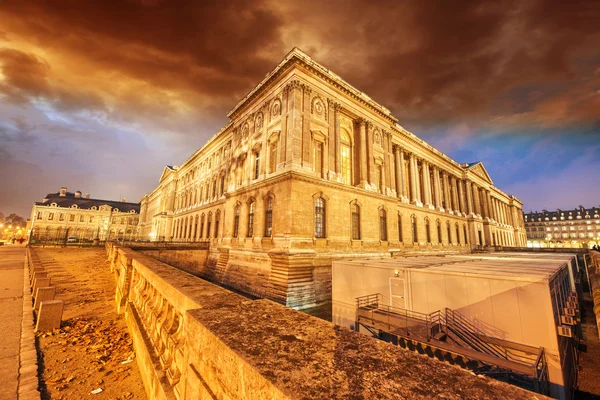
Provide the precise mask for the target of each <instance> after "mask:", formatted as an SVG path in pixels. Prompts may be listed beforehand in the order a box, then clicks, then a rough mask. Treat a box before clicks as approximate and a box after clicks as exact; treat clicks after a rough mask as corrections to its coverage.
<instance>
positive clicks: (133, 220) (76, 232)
mask: <svg viewBox="0 0 600 400" xmlns="http://www.w3.org/2000/svg"><path fill="white" fill-rule="evenodd" d="M139 211H140V205H139V203H128V202H126V201H125V199H122V201H111V200H100V199H92V198H90V195H89V194H86V195H85V196H82V194H81V192H80V191H77V192H75V193H71V192H67V188H66V187H62V188H61V189H60V192H58V193H50V194H48V195H47V196H46V197H45V198H44V200H43V201H41V202H36V203H34V204H33V207H32V209H31V217H30V220H29V222H28V226H27V229H28V232H29V234H30V238H31V240H32V241H55V242H66V241H67V240H69V241H77V242H86V241H90V242H91V241H93V240H94V239H98V240H101V241H104V240H110V239H115V240H116V239H119V238H122V239H125V240H127V239H135V237H136V234H137V225H138V223H139Z"/></svg>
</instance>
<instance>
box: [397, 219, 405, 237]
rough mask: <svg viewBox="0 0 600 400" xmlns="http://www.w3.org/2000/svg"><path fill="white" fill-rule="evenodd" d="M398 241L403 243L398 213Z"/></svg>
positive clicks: (400, 220)
mask: <svg viewBox="0 0 600 400" xmlns="http://www.w3.org/2000/svg"><path fill="white" fill-rule="evenodd" d="M398 241H399V242H403V241H404V240H403V237H402V214H400V213H398Z"/></svg>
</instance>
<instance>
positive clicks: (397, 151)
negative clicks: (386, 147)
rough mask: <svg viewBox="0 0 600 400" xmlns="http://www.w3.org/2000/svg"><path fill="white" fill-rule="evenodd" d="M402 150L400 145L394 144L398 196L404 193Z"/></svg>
mask: <svg viewBox="0 0 600 400" xmlns="http://www.w3.org/2000/svg"><path fill="white" fill-rule="evenodd" d="M400 153H402V150H400V147H399V146H394V170H395V171H396V196H397V197H399V198H400V197H402V195H403V193H404V179H402V167H401V165H400V162H401V161H400Z"/></svg>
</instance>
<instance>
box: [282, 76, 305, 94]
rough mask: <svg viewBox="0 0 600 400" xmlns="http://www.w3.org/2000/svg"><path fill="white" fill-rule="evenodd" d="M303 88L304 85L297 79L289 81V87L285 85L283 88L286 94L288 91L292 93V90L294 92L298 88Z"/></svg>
mask: <svg viewBox="0 0 600 400" xmlns="http://www.w3.org/2000/svg"><path fill="white" fill-rule="evenodd" d="M301 86H302V84H301V83H300V81H299V80H297V79H292V80H291V81H289V82H288V83H287V85H285V86H284V88H283V91H284V93H285V92H288V91H290V90H293V89H298V88H300V87H301Z"/></svg>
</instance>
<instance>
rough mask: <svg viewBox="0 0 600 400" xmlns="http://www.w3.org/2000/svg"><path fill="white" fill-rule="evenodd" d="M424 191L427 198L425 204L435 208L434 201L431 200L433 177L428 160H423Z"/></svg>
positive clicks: (424, 200)
mask: <svg viewBox="0 0 600 400" xmlns="http://www.w3.org/2000/svg"><path fill="white" fill-rule="evenodd" d="M422 168H423V171H422V172H423V173H422V176H423V186H424V187H423V192H424V194H425V198H424V199H423V204H424V205H425V207H428V208H431V209H433V208H434V207H433V201H432V200H431V177H430V175H429V164H428V163H427V161H425V160H423V167H422Z"/></svg>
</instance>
